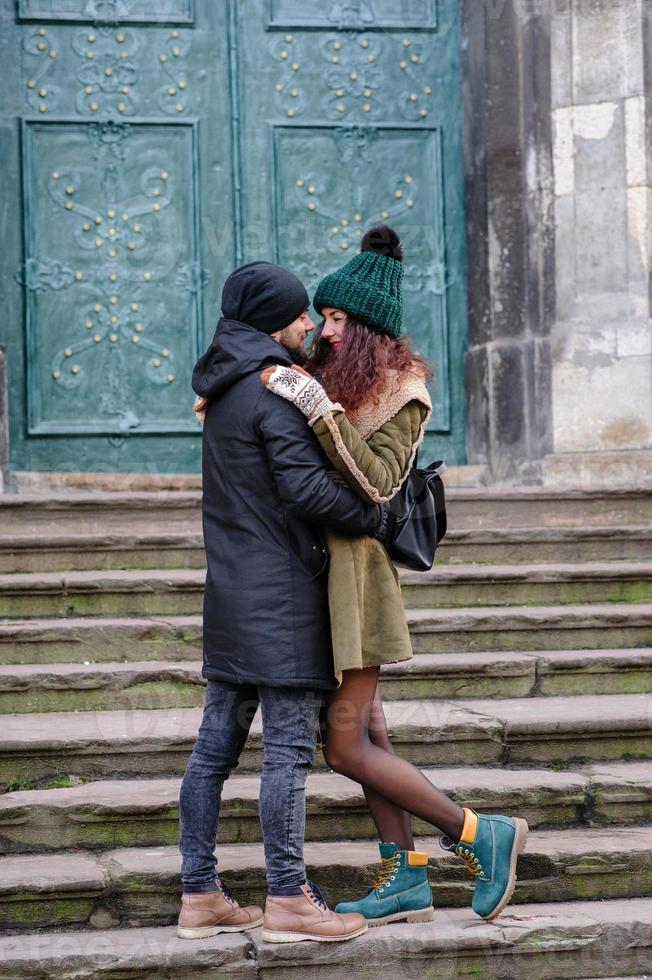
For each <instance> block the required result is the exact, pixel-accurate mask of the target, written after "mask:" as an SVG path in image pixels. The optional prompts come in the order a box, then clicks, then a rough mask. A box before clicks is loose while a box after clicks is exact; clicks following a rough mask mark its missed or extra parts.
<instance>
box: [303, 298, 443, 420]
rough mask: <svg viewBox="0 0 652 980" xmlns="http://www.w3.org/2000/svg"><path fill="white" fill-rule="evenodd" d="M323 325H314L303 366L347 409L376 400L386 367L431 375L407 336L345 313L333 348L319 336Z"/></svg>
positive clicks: (429, 376)
mask: <svg viewBox="0 0 652 980" xmlns="http://www.w3.org/2000/svg"><path fill="white" fill-rule="evenodd" d="M323 327H324V324H323V322H322V323H321V324H320V325H319V327H318V328H317V333H316V334H315V339H314V341H313V343H312V346H311V348H310V354H309V356H308V361H307V363H306V370H307V371H309V372H310V373H311V374H314V375H315V376H316V377H318V378H319V380H320V382H321V383H322V385H323V386H324V388H325V389H326V391H327V392H328V395H329V397H330V398H332V399H333V401H338V402H340V403H341V405H342V406H343V407H344V408H345V409H346V410H347V411H349V410H353V409H356V408H358V407H359V406H360V405H361V404H362V403H363V402H365V401H367V399H369V398H372V399H373V401H374V402H375V404H379V402H380V398H379V394H380V392H381V391H382V390H383V388H384V387H385V379H386V376H387V372H388V370H393V371H398V372H399V373H407V372H413V373H415V374H418V375H419V376H420V377H423V379H424V380H425V381H430V380H431V378H432V377H433V372H432V369H431V367H430V365H429V364H428V362H427V361H426V360H425V359H424V358H423V357H421V355H420V354H417V353H416V351H415V350H414V348H413V347H412V341H411V340H410V338H409V337H401V338H399V339H398V340H396V339H394V338H393V337H389V336H387V335H386V334H381V333H378V332H377V331H375V330H372V329H370V328H369V327H367V326H365V324H363V323H358V321H357V320H353V319H351V318H350V317H348V318H347V320H346V330H345V332H344V335H343V338H342V344H341V346H340V347H339V348H338V349H337V350H333V348H332V347H331V345H330V343H329V342H328V341H327V340H322V339H321V332H322V330H323Z"/></svg>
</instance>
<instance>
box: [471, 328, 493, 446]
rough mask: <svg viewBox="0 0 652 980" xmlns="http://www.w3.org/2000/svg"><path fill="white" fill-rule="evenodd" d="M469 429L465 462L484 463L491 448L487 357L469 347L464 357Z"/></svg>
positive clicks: (477, 348) (484, 348) (479, 348)
mask: <svg viewBox="0 0 652 980" xmlns="http://www.w3.org/2000/svg"><path fill="white" fill-rule="evenodd" d="M464 375H465V388H466V393H467V395H466V397H467V414H468V426H467V434H466V443H467V452H468V458H469V459H470V460H472V461H473V462H475V463H484V462H486V461H487V458H488V450H489V447H490V444H491V408H490V394H489V354H488V350H487V347H486V346H485V345H483V346H482V347H472V348H471V349H470V350H468V351H467V352H466V355H465V357H464Z"/></svg>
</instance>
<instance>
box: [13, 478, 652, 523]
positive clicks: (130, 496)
mask: <svg viewBox="0 0 652 980" xmlns="http://www.w3.org/2000/svg"><path fill="white" fill-rule="evenodd" d="M446 496H447V502H448V511H449V515H450V521H449V525H450V527H451V528H460V529H461V528H493V527H497V528H501V527H507V526H508V525H509V526H511V527H550V528H557V527H578V526H583V525H589V524H590V525H599V526H601V527H605V526H610V525H622V524H630V525H631V524H646V523H647V524H649V523H650V518H652V495H651V494H650V493H649V490H647V489H645V488H639V489H631V490H629V489H623V488H619V487H610V488H609V490H608V491H607V490H605V489H603V488H599V487H595V488H591V487H582V488H572V487H562V488H555V487H478V488H457V487H449V488H448V489H447V491H446ZM200 523H201V491H199V490H197V491H187V490H182V491H179V490H163V491H151V492H147V491H143V492H122V491H116V492H105V491H93V492H92V493H88V492H83V491H75V490H68V491H66V492H65V493H52V492H49V493H47V494H4V495H3V496H2V497H0V526H2V527H7V528H9V527H10V528H11V529H12V532H13V533H14V534H18V533H33V531H34V529H35V528H36V527H38V528H40V529H41V530H43V531H48V530H51V531H55V532H56V531H58V532H59V533H61V532H62V531H63V530H64V529H68V528H70V529H74V530H75V531H76V532H89V533H94V532H96V531H97V530H98V529H99V528H106V527H113V528H121V529H122V530H126V529H133V530H137V531H139V532H142V531H143V530H146V529H151V530H156V529H157V528H160V527H161V526H163V527H166V529H171V528H172V527H173V526H174V527H175V528H176V529H178V530H186V529H187V530H195V531H197V530H199V529H200Z"/></svg>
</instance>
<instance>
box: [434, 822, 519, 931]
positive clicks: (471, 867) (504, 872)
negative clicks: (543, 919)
mask: <svg viewBox="0 0 652 980" xmlns="http://www.w3.org/2000/svg"><path fill="white" fill-rule="evenodd" d="M464 817H465V819H464V827H463V829H462V836H461V838H460V840H459V841H457V842H455V841H453V840H451V839H450V837H442V838H440V843H441V846H442V847H443V848H444V850H445V851H451V852H452V853H453V854H456V855H457V857H459V858H461V859H462V861H464V864H465V865H466V870H467V871H468V872H469V874H472V875H473V877H474V878H475V880H476V881H475V891H474V893H473V904H472V908H473V911H474V912H475V913H476V915H480V916H482V918H483V919H495V918H496V916H497V915H500V913H501V912H502V910H503V909H504V908H505V906H506V905H507V904H508V902H509V900H510V899H511V897H512V895H513V893H514V887H515V885H516V859H517V858H518V855H519V854H522V853H523V851H524V850H525V844H526V841H527V835H528V825H527V823H526V821H525V820H520V819H515V818H513V817H499V816H486V815H485V814H482V813H476V812H475V810H470V809H469V808H468V807H464Z"/></svg>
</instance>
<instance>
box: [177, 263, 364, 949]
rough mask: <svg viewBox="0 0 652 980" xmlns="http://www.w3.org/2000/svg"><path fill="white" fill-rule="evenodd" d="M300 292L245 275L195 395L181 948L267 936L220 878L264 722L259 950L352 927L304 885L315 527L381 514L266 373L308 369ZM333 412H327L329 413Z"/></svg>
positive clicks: (322, 651) (291, 284)
mask: <svg viewBox="0 0 652 980" xmlns="http://www.w3.org/2000/svg"><path fill="white" fill-rule="evenodd" d="M308 305H309V299H308V294H307V292H306V290H305V287H304V286H303V284H302V283H301V282H300V280H299V279H297V278H296V276H294V275H293V274H292V273H291V272H288V271H287V270H285V269H282V268H280V267H279V266H276V265H272V264H271V263H268V262H255V263H252V264H251V265H247V266H243V267H242V268H240V269H237V270H236V271H235V272H234V273H233V274H232V275H231V276H229V278H228V279H227V281H226V284H225V286H224V291H223V294H222V313H223V317H222V319H221V320H220V321H219V323H218V325H217V330H216V333H215V337H214V339H213V343H212V345H211V347H210V348H209V350H208V351H207V353H206V354H205V355H204V356H203V357H202V358H201V359H200V360H199V361H198V363H197V365H196V366H195V370H194V373H193V388H194V390H195V391H196V392H197V394H198V395H199V396H200V397H201V399H202V402H201V406H200V407H201V408H204V409H205V421H204V435H203V524H204V541H205V545H206V555H207V560H208V574H207V577H206V590H205V595H204V664H203V670H202V673H203V676H204V677H205V678H206V679H207V680H208V686H207V691H206V701H205V707H204V715H203V719H202V723H201V727H200V730H199V734H198V736H197V742H196V744H195V747H194V750H193V753H192V756H191V758H190V761H189V763H188V768H187V770H186V774H185V776H184V779H183V783H182V787H181V799H180V824H181V835H180V848H181V852H182V857H183V863H182V880H183V886H184V892H183V897H182V909H181V914H180V917H179V925H178V934H179V936H181V937H182V938H184V939H198V938H201V937H204V936H211V935H215V934H216V933H218V932H240V931H244V930H245V929H252V928H254V927H255V926H258V925H260V924H261V923H263V913H262V910H261V909H259V908H256V907H249V908H240V906H239V905H238V904H237V903H236V902H235V900H234V899H233V897H232V896H231V895H230V893H229V891H228V889H227V888H226V887H225V886H224V885H223V884H222V883H221V881H220V879H219V877H218V876H217V874H216V870H215V856H214V848H215V838H216V832H217V823H218V815H219V806H220V797H221V792H222V786H223V784H224V781H225V779H227V777H228V776H229V774H230V772H231V770H232V769H233V768H234V767H235V766H236V765H237V763H238V758H239V756H240V753H241V751H242V748H243V746H244V744H245V741H246V739H247V734H248V732H249V728H250V725H251V722H252V718H253V715H254V713H255V710H256V708H257V707H258V706H259V705H260V709H261V713H262V721H263V744H264V761H263V769H262V776H261V785H260V802H259V806H260V820H261V825H262V831H263V840H264V847H265V861H266V867H267V883H268V897H267V901H266V906H265V916H264V927H265V928H264V932H263V936H264V938H265V939H267V940H269V941H271V942H289V941H299V940H303V939H313V940H317V941H330V942H332V941H334V940H340V939H351V938H353V937H354V936H357V935H360V934H361V933H363V932H365V931H366V928H367V925H366V922H365V920H364V918H363V917H362V916H361V915H358V914H348V915H337V914H336V913H335V912H332V911H331V910H330V909H329V908H328V907H327V905H326V903H325V902H324V900H323V898H322V896H321V895H320V893H319V890H318V889H317V888H316V886H314V885H312V883H310V882H308V881H307V880H306V872H305V865H304V860H303V842H304V831H305V782H306V777H307V774H308V770H309V768H310V766H311V765H312V761H313V757H314V752H315V747H316V737H317V728H318V716H319V710H320V706H321V700H322V694H323V692H324V691H327V690H331V689H333V688H334V687H335V679H334V676H333V666H332V651H331V640H330V620H329V612H328V599H327V592H326V584H327V583H326V575H327V566H328V553H327V552H326V549H325V547H324V544H323V540H322V536H321V532H320V525H321V526H323V525H328V526H330V527H332V528H334V529H335V530H337V531H340V532H344V533H348V534H372V533H374V532H375V531H376V530H377V529H378V525H379V521H380V519H381V514H380V510H379V508H378V507H375V506H368V505H367V504H364V503H363V502H362V501H361V500H360V499H359V498H358V497H357V496H356V495H355V494H354V493H353V492H352V491H350V490H349V489H348V488H347V487H345V486H343V485H341V484H338V483H336V482H335V481H332V480H331V479H330V478H329V476H328V475H327V471H326V466H325V463H324V459H323V457H322V456H321V453H320V450H319V447H318V443H317V441H316V438H315V437H314V435H313V433H312V431H311V429H310V427H309V426H308V425H307V424H306V421H305V419H304V417H303V415H302V414H301V412H299V411H297V409H296V408H295V407H294V406H293V405H291V404H290V403H289V402H287V401H285V400H284V399H282V398H277V397H276V396H275V395H273V394H272V393H271V392H269V391H268V390H267V389H266V388H265V387H264V386H263V385H262V384H261V382H260V377H259V375H260V372H261V371H262V370H264V368H265V367H266V366H267V365H269V364H285V365H291V364H292V363H297V362H303V360H304V359H305V355H304V351H303V342H304V340H305V338H306V336H307V334H308V333H309V332H310V330H312V328H313V326H314V324H313V323H312V321H311V319H310V317H309V316H308V312H307V311H308ZM329 404H330V403H329Z"/></svg>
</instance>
